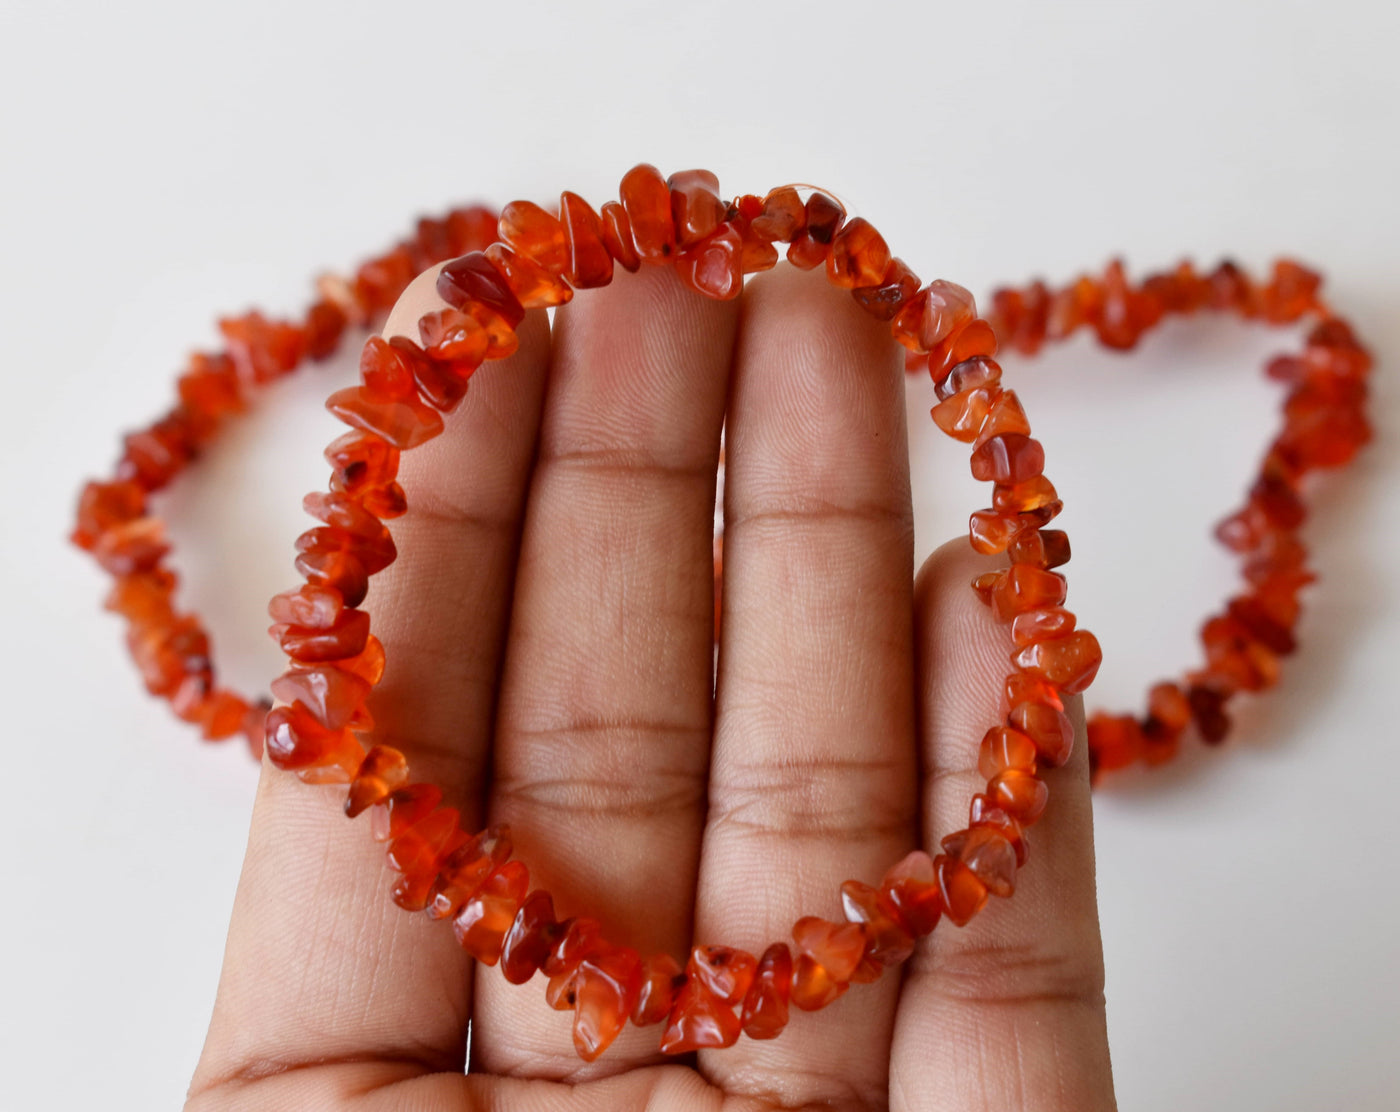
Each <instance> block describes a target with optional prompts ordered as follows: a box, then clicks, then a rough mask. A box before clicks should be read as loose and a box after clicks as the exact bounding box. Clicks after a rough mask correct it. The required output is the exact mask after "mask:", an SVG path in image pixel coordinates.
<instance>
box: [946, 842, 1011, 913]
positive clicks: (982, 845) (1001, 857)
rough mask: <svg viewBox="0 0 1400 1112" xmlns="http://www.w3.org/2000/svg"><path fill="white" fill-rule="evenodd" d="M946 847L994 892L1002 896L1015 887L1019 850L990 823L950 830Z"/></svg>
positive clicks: (988, 889)
mask: <svg viewBox="0 0 1400 1112" xmlns="http://www.w3.org/2000/svg"><path fill="white" fill-rule="evenodd" d="M942 845H943V849H944V850H945V851H946V852H947V853H949V854H951V855H952V856H953V857H956V858H957V859H958V860H959V861H961V862H962V863H963V864H964V865H966V866H967V867H968V868H969V869H971V870H972V874H973V875H974V876H975V877H976V878H977V879H978V880H980V881H981V882H982V884H983V886H984V887H985V888H986V889H987V891H988V892H990V893H991V894H992V895H993V896H1000V897H1002V898H1003V899H1005V898H1006V897H1008V896H1010V895H1011V893H1012V892H1014V891H1015V889H1016V851H1015V849H1013V848H1012V846H1011V843H1010V842H1009V841H1008V840H1007V839H1006V838H1005V837H1003V836H1002V834H1001V832H1000V831H999V830H997V829H995V828H994V827H991V826H986V825H982V826H972V827H969V828H968V829H966V830H959V831H957V832H956V833H953V834H949V835H948V836H947V837H946V838H944V839H943V842H942Z"/></svg>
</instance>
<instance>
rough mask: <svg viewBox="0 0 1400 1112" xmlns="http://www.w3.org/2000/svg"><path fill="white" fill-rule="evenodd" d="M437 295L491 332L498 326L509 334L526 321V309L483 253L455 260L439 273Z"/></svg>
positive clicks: (472, 253)
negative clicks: (494, 326)
mask: <svg viewBox="0 0 1400 1112" xmlns="http://www.w3.org/2000/svg"><path fill="white" fill-rule="evenodd" d="M436 288H437V293H438V296H439V297H441V298H442V299H443V301H445V302H447V304H448V305H450V306H451V307H452V308H454V309H458V310H460V311H462V312H464V313H466V314H467V315H468V316H470V317H472V318H473V319H475V320H476V321H477V322H478V323H479V324H481V325H483V326H484V327H486V328H487V330H488V332H490V331H491V330H492V328H493V325H495V324H497V323H499V324H500V325H501V326H503V327H504V328H505V329H506V330H507V331H509V330H512V329H514V328H515V327H516V326H517V325H518V324H519V323H520V322H521V321H522V320H524V319H525V307H524V306H523V305H521V304H520V299H519V298H517V297H516V296H515V294H514V293H513V292H512V291H511V288H510V284H509V283H508V282H507V281H506V279H505V277H504V275H502V274H501V272H500V271H499V270H497V269H496V266H495V264H494V263H492V261H491V260H490V258H488V257H487V256H486V255H484V254H482V253H481V252H480V251H473V252H471V254H468V255H463V256H462V257H461V258H460V259H453V260H452V261H451V262H450V263H448V264H447V265H446V266H444V267H443V268H442V269H441V270H440V271H438V276H437V287H436Z"/></svg>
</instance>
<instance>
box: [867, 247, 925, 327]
mask: <svg viewBox="0 0 1400 1112" xmlns="http://www.w3.org/2000/svg"><path fill="white" fill-rule="evenodd" d="M919 285H920V283H919V276H918V275H917V274H915V273H914V272H913V271H912V270H910V269H909V265H908V264H907V263H906V262H905V261H904V260H903V259H891V260H890V261H889V263H888V264H887V265H886V266H885V272H884V274H882V275H881V276H880V281H879V282H878V283H877V284H875V285H870V286H861V287H857V288H856V289H853V290H852V291H851V296H852V297H853V298H855V301H856V304H857V305H859V306H860V307H861V308H862V309H864V310H865V311H866V312H867V313H869V314H870V315H871V316H872V317H874V318H875V319H876V320H878V321H888V320H893V319H894V316H895V314H896V313H898V312H899V310H900V308H901V307H902V306H903V305H904V303H905V302H906V301H908V300H909V299H910V298H911V297H913V296H914V295H915V294H917V293H918V292H919Z"/></svg>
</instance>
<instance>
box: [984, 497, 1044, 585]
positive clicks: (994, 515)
mask: <svg viewBox="0 0 1400 1112" xmlns="http://www.w3.org/2000/svg"><path fill="white" fill-rule="evenodd" d="M1037 525H1038V521H1037V519H1035V518H1033V517H1031V516H1029V515H1024V514H1004V513H1000V512H999V511H997V510H974V511H973V512H972V513H971V514H969V515H968V519H967V537H968V540H969V541H970V542H971V543H972V547H973V548H974V549H975V550H976V551H978V552H980V553H982V554H983V555H985V556H991V555H994V554H996V553H998V552H1005V551H1006V550H1007V549H1008V548H1010V547H1011V545H1012V544H1014V543H1015V541H1016V540H1017V538H1019V537H1020V536H1022V535H1023V534H1025V533H1027V532H1033V531H1034V530H1035V529H1036V527H1037ZM996 574H997V573H995V572H993V573H989V576H995V575H996ZM988 582H989V583H990V582H991V578H989V579H988Z"/></svg>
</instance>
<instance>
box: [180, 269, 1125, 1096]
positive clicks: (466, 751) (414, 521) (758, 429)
mask: <svg viewBox="0 0 1400 1112" xmlns="http://www.w3.org/2000/svg"><path fill="white" fill-rule="evenodd" d="M431 290H432V284H431V276H426V277H425V279H420V280H419V282H417V283H415V285H414V286H413V287H412V288H410V290H409V291H408V293H406V294H405V297H404V300H403V301H402V302H401V303H400V306H399V308H398V309H396V310H395V315H394V318H393V319H391V321H390V328H391V329H397V328H398V327H399V325H400V323H405V324H406V323H408V322H411V321H413V320H415V319H416V318H417V316H418V315H420V314H421V313H422V312H424V311H425V310H426V309H428V308H430V307H431V304H430V302H431V301H432V298H433V295H432V292H431ZM535 316H537V317H539V319H538V320H535V321H534V322H533V323H532V324H528V325H527V326H526V327H525V328H524V329H523V330H522V349H521V351H520V352H519V353H518V354H517V355H516V356H514V357H512V359H511V360H509V361H508V362H507V363H505V364H500V365H490V366H488V367H487V368H486V369H484V370H483V371H482V372H481V374H480V376H479V378H478V380H477V381H476V382H475V383H474V384H473V389H472V393H471V394H470V395H469V397H468V399H467V401H466V402H465V403H464V404H463V406H462V409H461V410H460V411H459V412H458V414H457V416H456V417H455V418H454V420H453V424H452V430H451V431H452V435H449V436H447V437H444V438H442V439H441V440H439V441H436V442H434V443H433V444H432V445H430V446H429V447H428V448H425V449H423V450H422V451H420V452H417V453H414V455H413V456H412V457H405V461H404V466H403V472H404V474H403V482H404V485H405V487H406V489H408V491H409V497H410V502H411V503H412V505H413V511H412V512H411V513H410V514H409V515H408V516H407V517H405V518H403V519H402V520H401V521H400V522H397V523H396V525H395V530H394V531H395V535H396V539H397V541H398V543H399V548H400V550H401V552H402V553H403V555H402V558H401V559H400V561H399V563H398V564H396V565H395V567H394V568H393V569H392V571H391V572H389V573H387V574H386V575H385V576H384V577H383V586H382V587H380V586H379V585H378V584H377V585H376V598H375V599H374V601H375V603H376V605H377V609H376V612H375V613H376V630H377V632H378V634H379V636H380V637H381V639H382V640H383V641H384V642H385V645H386V648H387V649H388V652H389V659H390V666H389V671H388V673H387V674H386V676H385V682H384V683H383V684H382V685H381V687H380V688H379V689H378V690H377V692H376V696H375V701H374V702H373V703H372V710H373V712H374V715H375V719H376V722H377V733H378V735H379V736H381V737H382V738H384V739H385V740H389V741H391V742H392V743H393V744H395V745H398V746H400V747H401V748H403V749H405V750H406V751H407V752H408V753H409V755H410V757H411V759H412V760H413V763H414V767H415V769H416V770H418V772H419V773H420V774H421V775H422V776H423V777H425V778H427V779H430V780H432V781H434V782H436V783H438V784H440V785H442V786H443V787H444V789H445V791H446V792H447V794H448V796H449V798H450V799H454V800H455V801H456V802H457V803H458V805H459V806H461V807H462V809H463V812H464V815H465V816H466V821H467V822H468V823H470V822H472V821H478V824H480V822H481V821H484V819H485V816H486V815H487V814H489V816H490V818H491V820H492V821H498V822H507V823H509V824H510V826H511V828H512V830H513V832H514V835H515V841H516V844H517V846H518V847H519V851H520V855H521V857H522V858H523V859H524V860H526V861H527V862H528V863H529V864H530V866H531V869H532V875H533V877H534V878H535V880H536V881H537V882H538V883H539V884H541V885H543V886H546V887H548V888H549V889H550V890H551V891H553V892H554V893H555V896H556V900H557V901H558V903H559V906H560V909H561V911H562V912H563V913H566V914H574V913H579V912H583V911H586V912H587V913H589V914H592V915H595V916H597V917H598V918H600V919H601V920H602V921H603V922H604V923H605V924H607V926H608V928H609V934H610V936H611V937H613V938H614V939H615V940H617V941H625V942H628V943H629V944H631V945H634V946H636V947H638V948H639V949H641V950H643V951H644V952H650V951H657V950H664V951H669V952H670V953H672V954H674V955H682V954H684V953H685V952H686V951H687V950H688V948H689V946H690V945H691V943H692V941H693V940H694V941H700V942H724V943H728V944H732V945H736V946H741V947H744V948H746V949H751V950H754V951H755V952H756V951H757V950H758V949H761V948H762V947H763V946H764V945H765V944H766V943H767V942H769V941H772V940H775V939H778V938H782V937H784V936H785V935H786V933H787V930H788V928H789V926H790V925H791V923H792V921H793V920H794V919H795V918H796V917H797V916H798V915H800V914H806V913H811V914H825V915H832V914H834V912H835V908H834V906H833V905H834V903H835V898H836V895H835V894H836V889H837V887H838V886H839V884H840V883H841V881H843V880H845V879H847V878H850V877H859V878H863V879H867V880H871V879H874V878H876V877H878V875H879V874H880V873H881V872H882V871H883V870H884V868H885V867H886V866H888V865H889V864H890V863H891V862H893V861H895V860H896V859H898V858H899V857H901V856H902V855H903V854H904V853H906V852H907V851H908V850H909V849H911V848H914V847H915V846H918V845H920V844H924V845H925V846H928V845H930V844H932V842H933V841H934V840H936V837H937V835H938V834H939V833H942V832H947V831H949V830H952V829H955V828H956V827H958V826H960V825H962V823H963V819H964V814H965V809H966V806H967V800H968V799H969V797H970V796H971V794H972V792H973V791H974V790H976V789H975V787H974V786H973V779H974V778H973V775H972V766H973V765H974V764H975V752H976V749H975V739H976V738H977V737H979V736H980V733H981V729H982V728H983V727H984V726H985V725H986V723H987V721H988V720H989V719H990V718H991V717H992V716H994V715H995V714H996V712H997V706H996V701H997V697H998V693H999V686H1000V679H1001V676H1002V675H1003V674H1004V671H1005V644H1004V636H1005V635H1004V633H1003V632H1002V631H1000V630H998V629H995V628H993V627H992V625H991V623H990V621H989V619H987V618H985V617H984V616H983V614H982V612H981V611H980V609H979V608H978V607H977V606H976V604H975V601H974V600H973V598H972V594H971V592H970V591H968V590H967V589H966V583H967V580H968V578H969V577H970V576H971V574H972V573H973V571H974V569H975V565H976V558H975V557H973V555H972V554H971V552H970V551H969V550H967V548H966V545H965V544H963V545H957V546H950V547H949V548H946V549H944V550H940V553H939V554H938V555H937V556H936V557H935V558H934V559H933V560H931V561H930V563H929V564H928V565H927V566H926V567H925V569H924V570H923V571H922V572H921V573H920V575H919V577H918V581H917V585H916V583H915V578H914V576H913V574H912V573H913V529H912V515H911V511H910V500H909V483H908V467H907V455H906V449H905V434H904V428H905V425H904V420H905V419H904V401H903V397H904V395H903V387H902V382H901V377H902V376H901V372H900V367H899V364H900V360H899V356H898V354H897V349H896V348H895V347H894V345H893V344H892V343H890V341H889V339H888V336H887V334H886V333H885V332H884V330H883V329H882V328H881V327H879V326H877V325H875V324H873V323H872V322H870V321H869V320H867V319H865V318H864V316H863V315H862V314H861V313H860V311H859V310H858V309H857V308H856V307H855V306H854V304H853V303H852V302H851V301H850V299H849V298H847V297H845V295H844V294H842V293H840V292H839V291H834V290H831V289H829V288H827V287H826V286H825V285H824V283H822V282H820V281H818V280H816V279H813V278H810V277H809V276H803V275H801V274H800V273H798V272H795V271H788V270H786V268H784V269H783V270H781V271H778V272H774V273H773V274H772V275H766V276H760V278H759V279H756V280H755V282H754V283H753V284H752V285H751V286H750V288H749V289H748V290H747V291H746V292H745V294H744V297H743V298H742V299H741V301H740V302H729V303H716V302H707V301H702V300H701V299H699V298H697V297H695V296H693V295H690V294H688V293H687V292H685V291H684V290H682V289H681V287H680V286H679V284H678V283H677V282H675V281H674V279H673V278H672V276H671V275H670V274H668V273H665V272H664V271H663V272H658V271H648V270H644V271H643V273H642V274H641V275H639V276H638V277H636V278H632V279H630V280H628V279H626V276H622V280H619V281H616V282H615V283H614V284H613V286H611V287H609V288H608V289H605V290H598V291H591V292H589V293H587V294H584V295H582V296H580V297H579V298H578V299H577V300H576V302H575V303H573V304H571V305H570V306H568V307H566V308H565V309H562V310H560V311H559V313H558V316H557V319H556V327H555V334H554V337H553V340H552V345H551V338H550V336H549V333H548V328H547V325H546V322H545V320H544V319H543V314H539V313H537V314H535ZM726 421H727V437H728V456H729V468H728V483H727V490H726V496H725V503H726V505H725V513H726V521H727V541H726V545H727V547H726V569H725V579H724V588H725V594H724V611H723V623H722V625H723V631H722V643H721V652H720V657H719V668H718V681H717V683H715V682H714V681H713V678H712V667H713V657H712V638H713V628H712V610H713V597H712V588H711V553H710V535H711V513H712V505H713V498H714V475H715V464H716V459H717V454H718V450H719V440H720V429H721V425H722V424H723V423H725V422H726ZM493 738H494V741H492V739H493ZM1052 789H1053V793H1054V802H1053V804H1052V809H1051V813H1050V814H1049V815H1048V816H1047V818H1046V819H1045V820H1044V821H1043V822H1042V824H1041V825H1040V826H1038V827H1037V828H1036V831H1035V833H1034V837H1035V851H1034V852H1035V859H1034V861H1033V863H1032V865H1031V867H1030V868H1029V869H1028V870H1027V871H1026V872H1025V873H1023V874H1022V884H1021V888H1022V891H1021V892H1019V893H1018V895H1017V897H1016V898H1015V900H1013V901H1012V902H1011V903H1010V904H1004V905H1003V904H999V905H998V906H996V907H994V908H992V909H989V911H988V912H987V913H985V914H984V915H983V916H982V917H981V918H980V919H979V920H977V921H976V922H974V924H973V925H972V926H970V927H969V928H968V929H966V930H965V931H958V930H956V929H953V928H951V927H946V926H945V927H940V928H939V930H938V931H936V932H935V934H934V936H933V937H932V938H930V939H929V940H927V941H926V942H925V943H924V944H923V946H922V947H921V950H920V952H919V953H918V954H917V955H916V956H915V958H914V960H913V961H912V962H911V963H910V965H909V966H908V967H907V968H906V969H905V970H903V971H902V972H903V976H902V977H901V975H900V973H901V971H895V972H894V973H891V974H887V975H886V976H885V978H884V979H883V980H882V981H880V982H879V983H877V984H874V985H869V986H859V987H857V988H856V989H855V990H854V991H852V992H851V993H849V994H848V995H847V996H845V997H843V998H842V999H841V1000H840V1001H839V1002H837V1003H836V1004H834V1005H833V1006H831V1007H830V1008H828V1009H826V1010H825V1011H822V1012H819V1013H813V1014H802V1013H798V1014H796V1015H795V1017H794V1020H793V1022H792V1024H791V1026H790V1029H789V1030H788V1031H787V1032H785V1033H784V1035H783V1036H782V1037H781V1038H779V1039H777V1040H775V1041H772V1042H753V1041H750V1040H747V1039H745V1040H741V1042H740V1043H739V1044H738V1045H737V1046H735V1047H732V1048H730V1049H727V1050H723V1051H717V1052H709V1051H707V1052H702V1053H701V1054H700V1055H699V1056H698V1058H697V1057H695V1056H692V1057H691V1058H689V1059H683V1060H681V1062H678V1063H670V1062H667V1061H666V1060H665V1059H663V1058H662V1056H660V1055H659V1054H658V1053H657V1051H656V1044H657V1030H656V1029H655V1028H646V1029H640V1030H638V1029H633V1028H629V1029H628V1030H626V1031H625V1032H624V1033H623V1035H622V1036H621V1037H620V1038H619V1039H618V1041H617V1042H616V1043H615V1044H614V1045H613V1047H612V1048H611V1049H610V1050H609V1051H608V1052H607V1054H606V1055H604V1057H603V1058H602V1059H601V1060H600V1061H598V1062H596V1063H593V1064H591V1065H585V1064H584V1063H582V1062H580V1060H579V1059H578V1058H577V1057H576V1056H575V1054H574V1051H573V1049H572V1046H571V1043H570V1039H569V1023H568V1018H569V1017H568V1015H567V1013H559V1012H555V1011H552V1010H551V1009H549V1008H548V1006H547V1005H546V1004H545V1002H544V999H543V994H542V993H541V992H540V991H539V986H538V983H536V984H534V985H532V986H529V987H525V988H516V987H512V986H510V985H508V984H506V983H505V981H504V980H503V979H502V978H501V977H500V975H499V973H498V972H497V971H495V970H492V969H476V970H473V969H472V968H471V963H470V962H469V960H468V959H467V958H466V957H465V955H464V954H463V953H462V951H461V950H460V949H459V948H458V947H457V946H456V944H455V942H454V940H453V937H452V932H451V931H449V930H446V929H445V928H443V927H442V926H441V925H435V924H432V923H429V922H427V921H426V920H424V919H423V918H422V917H421V916H408V915H406V914H404V913H403V912H400V911H398V910H397V909H395V908H394V907H393V906H392V905H390V903H389V901H388V900H387V899H386V898H385V889H386V888H387V887H388V883H389V879H388V874H387V872H386V870H385V868H384V866H383V864H382V858H381V855H380V850H379V847H377V846H376V845H375V844H374V843H373V842H372V841H371V840H370V839H369V838H368V836H367V834H366V832H365V831H364V830H363V829H361V826H362V825H363V824H362V823H353V824H352V823H348V822H346V821H345V820H344V819H343V818H342V817H341V816H340V815H339V814H338V813H337V810H338V808H337V807H336V804H335V802H334V800H333V799H332V796H331V793H329V792H324V791H323V790H319V789H317V790H310V789H306V788H304V787H301V786H300V785H298V784H297V783H296V782H295V780H294V779H292V778H290V777H287V776H284V775H282V774H279V773H275V772H270V771H267V770H265V773H264V777H263V780H262V784H261V786H260V789H259V793H258V799H257V805H256V809H255V813H254V820H253V828H252V835H251V840H250V844H249V849H248V857H247V861H246V863H245V867H244V875H243V880H242V883H241V885H240V889H239V894H238V900H237V905H236V908H235V914H234V922H233V926H232V930H231V934H230V940H229V949H228V954H227V957H226V964H225V970H224V977H223V982H222V984H221V986H220V992H219V1001H218V1004H217V1007H216V1010H215V1015H214V1019H213V1023H212V1026H211V1029H210V1035H209V1040H208V1044H207V1045H206V1048H205V1053H204V1057H203V1060H202V1061H201V1063H200V1067H199V1071H198V1073H197V1075H196V1078H195V1083H194V1087H193V1089H192V1093H193V1094H194V1095H193V1096H192V1098H191V1107H195V1108H200V1109H203V1108H215V1107H250V1108H252V1107H256V1108H271V1107H295V1108H303V1107H319V1106H334V1107H365V1108H370V1107H375V1108H378V1107H385V1108H388V1107H395V1108H397V1107H414V1108H436V1107H443V1108H449V1107H450V1108H462V1107H470V1108H477V1107H481V1108H488V1107H489V1108H493V1109H509V1110H511V1112H514V1110H516V1109H520V1110H533V1109H540V1110H546V1109H555V1108H558V1109H565V1108H567V1109H571V1110H572V1109H578V1110H580V1112H582V1110H591V1109H599V1110H603V1109H607V1110H613V1109H630V1108H644V1107H650V1108H656V1109H668V1110H669V1109H676V1110H681V1112H684V1110H687V1109H690V1108H695V1109H701V1108H703V1109H714V1108H718V1107H721V1106H723V1107H726V1108H729V1107H732V1108H735V1109H740V1108H743V1109H748V1108H754V1109H757V1108H765V1107H773V1106H781V1107H802V1106H806V1105H812V1106H821V1107H853V1108H855V1107H859V1108H866V1107H885V1106H887V1105H888V1106H890V1107H895V1108H903V1109H933V1108H957V1109H962V1108H983V1107H987V1108H991V1107H996V1108H1002V1107H1007V1106H1012V1107H1025V1108H1032V1107H1033V1108H1055V1109H1061V1108H1063V1109H1075V1110H1085V1109H1098V1108H1103V1107H1108V1106H1111V1104H1112V1096H1111V1085H1110V1082H1109V1079H1108V1067H1107V1044H1106V1041H1105V1035H1104V1026H1103V1010H1102V997H1101V987H1102V980H1101V972H1100V956H1099V943H1098V934H1097V922H1096V917H1095V911H1094V898H1093V865H1092V851H1091V848H1090V833H1089V819H1088V804H1087V784H1086V774H1085V768H1084V764H1083V757H1082V752H1081V754H1080V755H1079V756H1078V757H1077V758H1076V760H1075V761H1073V762H1072V763H1071V764H1070V765H1069V766H1068V767H1067V768H1066V769H1064V770H1062V771H1060V772H1058V773H1054V774H1052ZM469 1027H470V1039H471V1072H470V1073H469V1074H466V1075H464V1074H463V1064H464V1060H465V1053H466V1045H467V1040H468V1029H469ZM551 1082H554V1083H551ZM565 1083H567V1084H565ZM1018 1102H1019V1103H1018Z"/></svg>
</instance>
